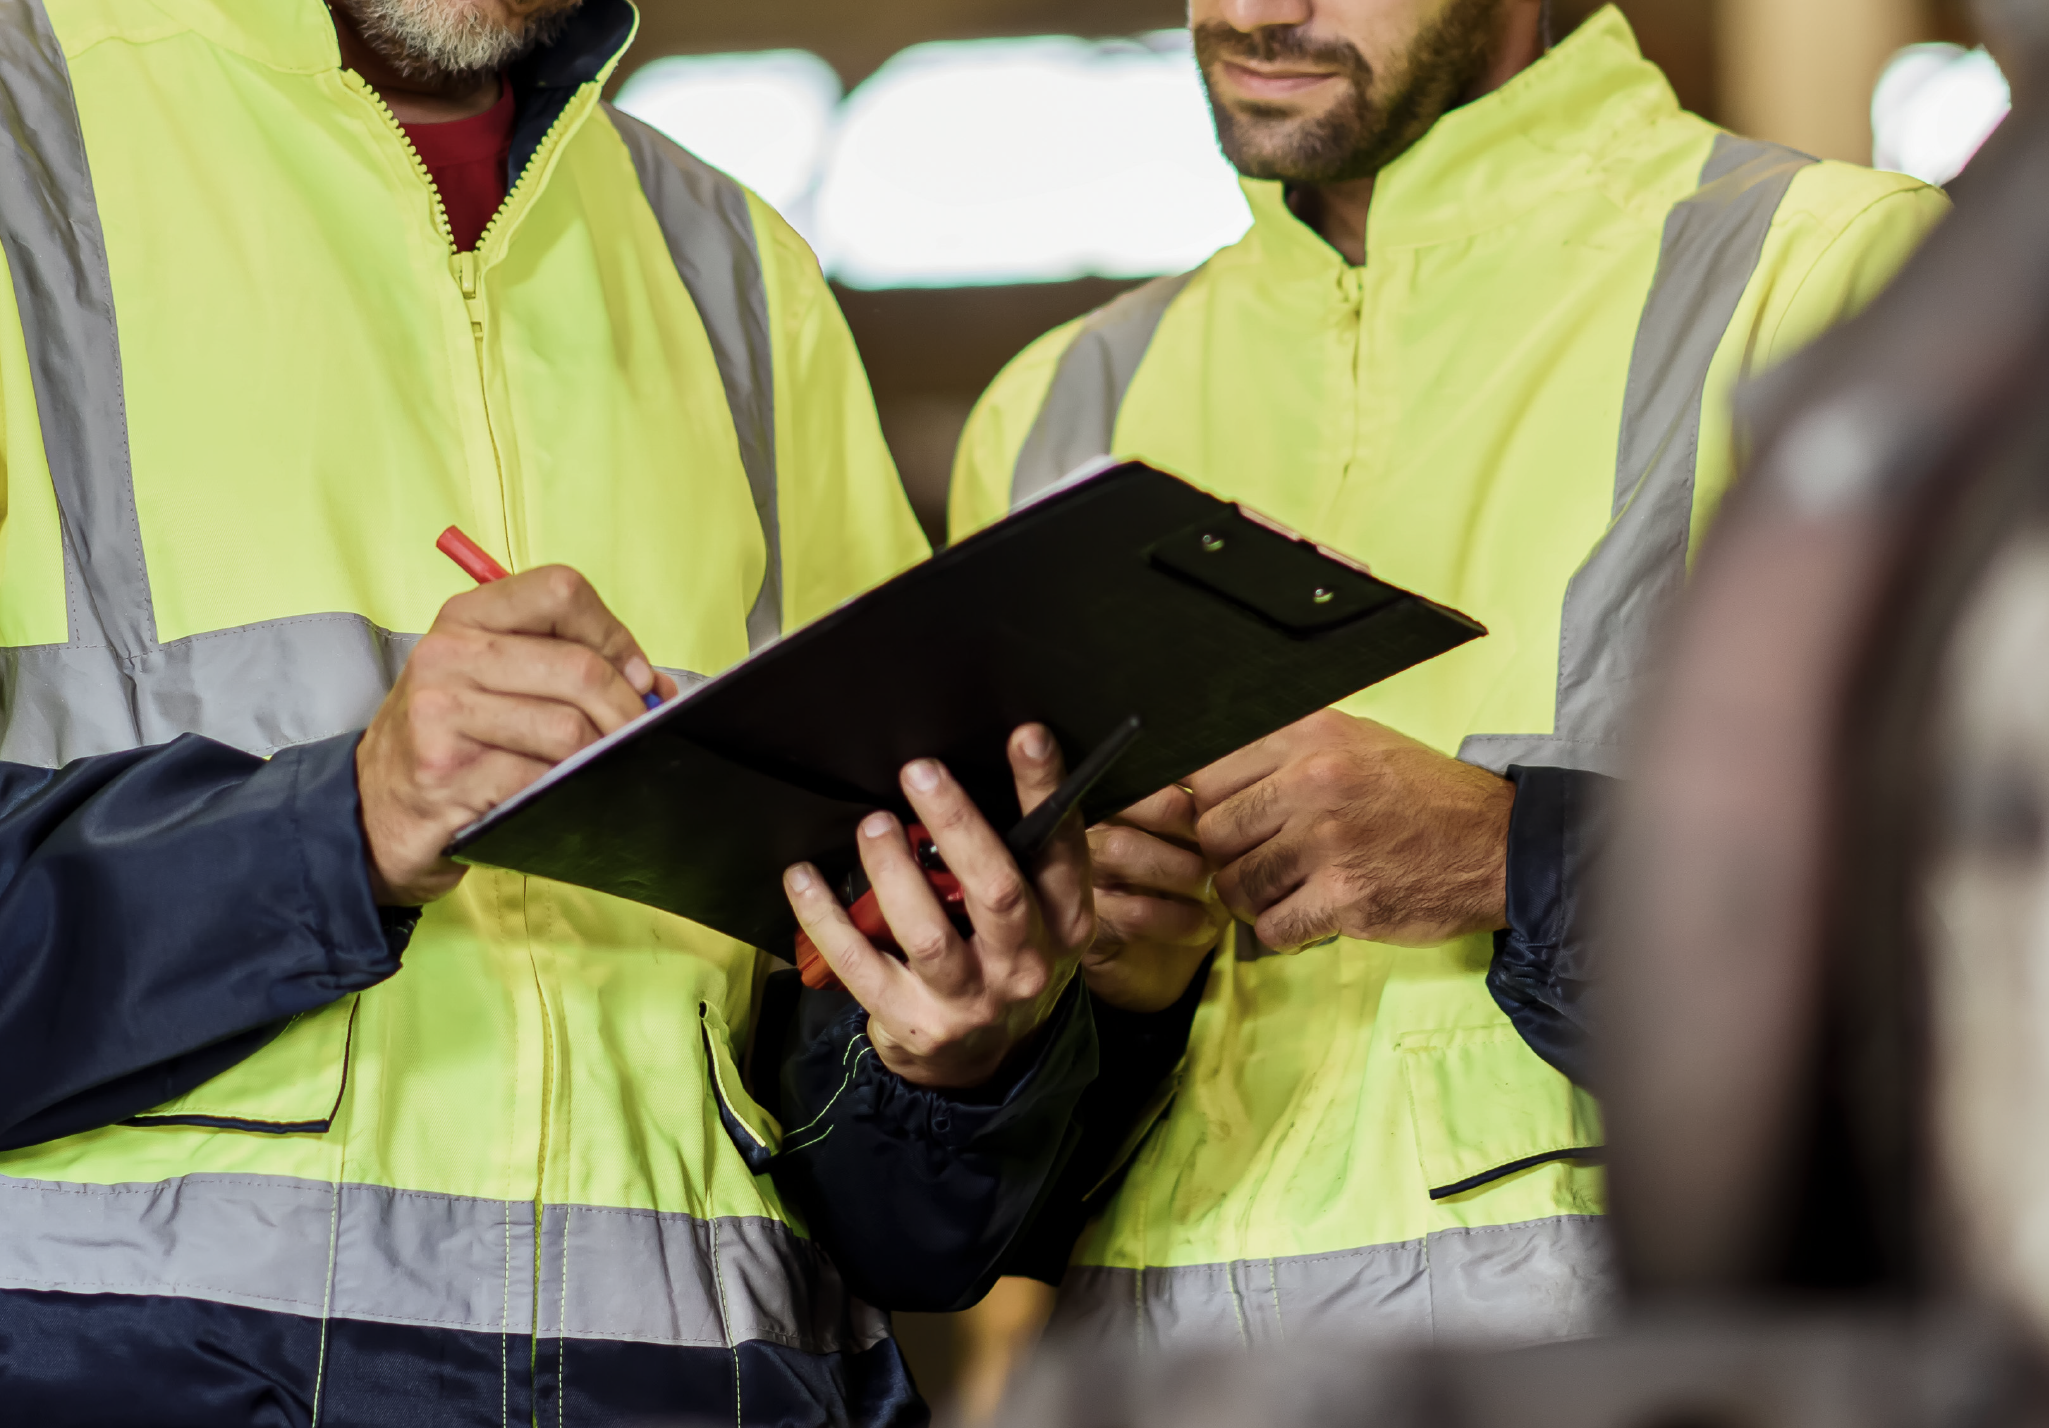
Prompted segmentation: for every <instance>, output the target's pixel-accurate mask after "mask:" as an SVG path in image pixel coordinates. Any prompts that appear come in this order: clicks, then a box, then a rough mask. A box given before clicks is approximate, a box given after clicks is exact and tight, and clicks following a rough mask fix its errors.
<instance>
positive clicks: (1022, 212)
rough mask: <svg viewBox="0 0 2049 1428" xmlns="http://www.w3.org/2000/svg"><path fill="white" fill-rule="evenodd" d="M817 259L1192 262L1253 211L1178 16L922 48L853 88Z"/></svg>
mask: <svg viewBox="0 0 2049 1428" xmlns="http://www.w3.org/2000/svg"><path fill="white" fill-rule="evenodd" d="M815 221H816V232H817V238H818V245H819V248H820V256H821V258H822V259H823V260H824V262H825V264H826V267H827V269H828V270H829V271H831V272H832V273H833V274H834V275H835V276H836V277H838V278H839V279H841V280H842V281H844V282H847V283H849V284H851V285H853V286H856V287H869V288H877V287H950V286H961V285H969V284H979V283H1016V282H1034V281H1048V280H1058V279H1065V278H1076V277H1083V276H1088V275H1100V276H1104V277H1138V276H1145V275H1149V274H1154V273H1165V272H1175V271H1179V270H1181V269H1185V268H1189V267H1193V266H1194V265H1195V264H1197V263H1199V262H1201V261H1202V260H1203V259H1204V258H1206V257H1208V256H1209V255H1210V254H1211V253H1212V252H1214V251H1215V250H1216V249H1217V248H1218V247H1220V246H1221V245H1223V244H1225V243H1229V242H1231V241H1232V240H1234V239H1235V238H1237V237H1238V236H1239V235H1240V234H1242V233H1243V232H1244V231H1245V228H1246V226H1247V224H1248V223H1249V222H1250V214H1249V212H1248V210H1247V209H1246V206H1245V200H1244V196H1243V194H1241V193H1240V192H1239V190H1238V187H1237V183H1236V175H1235V174H1234V173H1233V172H1232V170H1231V168H1230V166H1229V165H1228V164H1227V163H1226V162H1225V160H1224V158H1223V156H1222V155H1221V154H1220V153H1219V152H1218V150H1217V142H1216V134H1215V130H1214V129H1213V127H1212V125H1211V121H1210V114H1209V106H1208V103H1207V101H1206V99H1205V97H1204V95H1203V90H1202V82H1201V78H1200V76H1199V74H1198V73H1197V70H1196V65H1195V60H1194V56H1193V54H1192V53H1191V51H1190V48H1189V44H1188V37H1187V35H1186V33H1185V32H1182V31H1178V30H1176V31H1164V32H1161V33H1160V34H1157V35H1148V36H1145V37H1143V38H1142V39H1139V40H1131V41H1123V42H1118V43H1096V42H1091V41H1086V40H1079V39H1069V38H1064V37H1047V38H1039V39H1025V40H977V41H969V42H965V43H942V44H926V45H917V46H914V47H913V48H911V49H908V50H905V51H903V52H902V53H901V54H899V55H897V56H896V57H895V58H893V59H891V60H890V61H889V62H888V63H887V64H885V65H884V66H883V67H882V68H881V69H880V70H878V71H877V72H876V73H875V74H874V75H873V76H872V77H871V78H870V79H869V80H867V82H865V83H864V84H862V85H860V86H859V87H858V88H857V89H856V90H855V91H854V93H853V94H852V95H850V96H849V97H848V99H847V101H846V103H845V105H844V106H843V109H842V112H841V120H840V126H839V132H838V135H837V137H836V139H835V140H834V143H833V147H832V150H831V154H830V156H829V158H828V159H827V161H826V167H825V173H824V176H823V178H822V180H821V182H820V184H819V189H818V196H817V207H816V216H815Z"/></svg>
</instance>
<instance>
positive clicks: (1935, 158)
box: [1871, 45, 2013, 184]
mask: <svg viewBox="0 0 2049 1428" xmlns="http://www.w3.org/2000/svg"><path fill="white" fill-rule="evenodd" d="M2012 105H2013V96H2012V94H2011V93H2010V92H2009V90H2008V89H2007V85H2006V76H2005V75H2003V74H2001V73H2000V72H1999V65H1998V64H1997V63H1996V62H1995V61H1994V60H1993V58H1992V56H1991V55H1989V54H1987V53H1986V52H1985V51H1984V50H1982V49H1976V50H1967V49H1964V48H1963V47H1962V46H1961V45H1909V46H1908V47H1907V48H1906V49H1903V50H1901V51H1900V52H1899V53H1898V54H1896V55H1894V56H1893V57H1892V62H1891V63H1890V64H1888V65H1887V66H1886V68H1885V73H1884V74H1882V75H1881V76H1879V80H1878V88H1877V90H1876V91H1874V92H1873V94H1872V96H1871V133H1872V139H1873V146H1872V148H1873V152H1872V163H1873V165H1874V166H1875V167H1877V168H1881V169H1893V170H1895V171H1897V172H1899V173H1905V174H1912V175H1913V176H1914V177H1915V178H1918V179H1921V180H1923V181H1925V182H1927V183H1938V184H1939V183H1948V182H1949V181H1950V180H1951V179H1953V178H1955V177H1956V176H1957V175H1958V174H1960V173H1962V172H1963V171H1964V165H1966V164H1968V163H1970V161H1971V156H1972V155H1974V154H1976V153H1977V152H1978V146H1979V145H1981V144H1983V143H1984V142H1985V141H1986V140H1987V139H1988V138H1990V137H1991V136H1992V131H1993V130H1994V129H1997V128H1998V127H1999V121H2000V120H2002V119H2004V118H2005V117H2006V112H2007V110H2008V109H2010V108H2011V107H2012Z"/></svg>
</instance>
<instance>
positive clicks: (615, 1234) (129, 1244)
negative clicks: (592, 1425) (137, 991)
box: [0, 1175, 889, 1354]
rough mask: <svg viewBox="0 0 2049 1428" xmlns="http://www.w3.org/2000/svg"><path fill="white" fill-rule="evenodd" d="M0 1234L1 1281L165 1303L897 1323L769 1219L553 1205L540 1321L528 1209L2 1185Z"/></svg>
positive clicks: (794, 1344) (688, 1326)
mask: <svg viewBox="0 0 2049 1428" xmlns="http://www.w3.org/2000/svg"><path fill="white" fill-rule="evenodd" d="M0 1224H4V1225H5V1226H6V1230H5V1233H0V1289H39V1290H52V1291H58V1292H63V1293H72V1294H161V1295H171V1296H175V1297H179V1298H185V1299H202V1300H207V1301H209V1302H212V1303H219V1304H236V1305H241V1306H244V1307H246V1308H252V1309H268V1310H272V1311H275V1312H278V1313H284V1314H297V1315H301V1316H304V1317H308V1318H319V1317H322V1316H323V1315H324V1314H331V1315H332V1316H333V1317H335V1318H342V1319H365V1320H371V1321H374V1322H377V1323H383V1324H409V1325H414V1326H417V1327H423V1328H438V1329H464V1330H472V1331H480V1332H486V1333H516V1334H527V1333H532V1332H536V1330H538V1332H540V1333H541V1334H543V1335H546V1336H550V1337H554V1336H566V1337H570V1338H593V1339H618V1340H630V1341H633V1342H640V1343H656V1344H702V1345H711V1346H715V1347H730V1346H731V1345H733V1344H736V1343H741V1342H746V1341H748V1340H754V1339H765V1340H769V1341H772V1342H774V1343H778V1344H782V1345H785V1346H787V1347H790V1348H794V1349H798V1350H800V1351H802V1352H805V1353H816V1354H828V1353H839V1352H846V1351H852V1350H858V1349H863V1348H867V1347H869V1346H871V1345H873V1344H875V1343H878V1342H880V1341H881V1340H882V1339H884V1338H886V1337H887V1336H888V1332H889V1331H888V1324H887V1321H886V1319H885V1318H884V1317H883V1316H882V1315H881V1314H880V1313H878V1312H877V1311H875V1310H873V1309H870V1308H868V1306H866V1305H864V1304H861V1303H860V1302H859V1301H858V1300H854V1299H852V1298H851V1297H850V1296H848V1294H847V1293H846V1290H845V1288H844V1286H843V1285H842V1284H841V1283H840V1280H839V1277H838V1275H837V1273H836V1272H835V1271H834V1270H833V1268H832V1266H831V1265H830V1264H829V1263H828V1262H827V1261H826V1260H825V1257H824V1255H823V1254H822V1253H821V1252H820V1251H819V1250H818V1249H817V1248H816V1247H815V1246H813V1245H812V1244H810V1243H809V1242H808V1241H805V1240H802V1239H800V1238H799V1237H798V1236H797V1235H796V1234H795V1233H794V1232H792V1231H791V1230H790V1229H789V1227H788V1226H786V1225H782V1224H779V1223H777V1222H775V1221H772V1220H765V1219H753V1218H740V1217H729V1218H723V1219H716V1220H708V1221H707V1220H695V1219H692V1218H691V1217H689V1216H687V1215H666V1214H665V1215H656V1214H654V1213H652V1212H644V1211H633V1210H610V1209H604V1208H601V1207H592V1206H561V1205H551V1206H547V1207H546V1208H545V1209H544V1211H543V1215H542V1225H543V1234H542V1237H541V1244H540V1246H539V1253H540V1261H539V1263H540V1268H541V1275H540V1280H539V1288H540V1292H541V1297H540V1301H539V1313H538V1315H537V1314H536V1301H535V1298H534V1293H535V1288H536V1280H535V1274H534V1266H535V1254H536V1245H535V1239H534V1212H533V1205H532V1204H531V1203H530V1202H526V1201H519V1200H483V1199H472V1198H469V1197H465V1196H460V1195H434V1194H427V1193H424V1192H419V1191H409V1190H394V1189H391V1188H389V1187H386V1186H379V1185H355V1184H344V1185H340V1186H336V1185H331V1184H327V1183H325V1182H322V1181H317V1180H300V1179H292V1178H288V1177H284V1176H269V1175H186V1176H182V1177H179V1178H178V1179H175V1180H164V1181H154V1182H148V1183H140V1184H126V1185H85V1184H75V1183H68V1182H59V1181H48V1180H25V1179H15V1178H10V1177H5V1176H0ZM330 1290H331V1291H332V1293H331V1296H330ZM330 1306H331V1307H330Z"/></svg>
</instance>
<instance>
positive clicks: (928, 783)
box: [904, 759, 939, 793]
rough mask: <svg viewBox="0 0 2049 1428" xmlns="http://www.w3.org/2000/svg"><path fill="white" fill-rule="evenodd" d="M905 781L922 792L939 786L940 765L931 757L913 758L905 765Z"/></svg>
mask: <svg viewBox="0 0 2049 1428" xmlns="http://www.w3.org/2000/svg"><path fill="white" fill-rule="evenodd" d="M904 782H905V783H907V784H909V785H910V786H911V787H912V788H915V789H916V790H918V792H920V793H930V792H931V791H932V790H933V789H935V788H937V787H939V765H938V764H935V763H934V762H932V760H930V759H913V760H912V761H911V762H910V763H908V764H905V765H904Z"/></svg>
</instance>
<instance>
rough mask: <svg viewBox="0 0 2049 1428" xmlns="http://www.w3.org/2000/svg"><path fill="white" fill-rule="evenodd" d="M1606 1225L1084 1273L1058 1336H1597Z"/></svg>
mask: <svg viewBox="0 0 2049 1428" xmlns="http://www.w3.org/2000/svg"><path fill="white" fill-rule="evenodd" d="M1616 1295H1617V1288H1616V1276H1615V1269H1614V1260H1613V1252H1612V1250H1611V1248H1610V1245H1609V1239H1608V1233H1607V1228H1606V1226H1605V1225H1604V1224H1603V1223H1602V1221H1601V1219H1600V1218H1599V1217H1598V1216H1584V1215H1574V1216H1560V1217H1558V1218H1555V1219H1545V1220H1532V1221H1528V1222H1526V1223H1523V1224H1518V1225H1492V1226H1487V1227H1484V1228H1479V1229H1457V1230H1441V1231H1439V1232H1438V1233H1436V1234H1433V1235H1430V1236H1428V1237H1427V1238H1425V1239H1420V1240H1408V1241H1405V1242H1403V1243H1400V1244H1385V1245H1369V1246H1366V1247H1364V1248H1362V1249H1355V1250H1340V1251H1337V1252H1335V1253H1332V1254H1313V1255H1295V1256H1289V1257H1286V1258H1281V1259H1255V1260H1234V1261H1231V1262H1230V1263H1227V1264H1199V1265H1187V1266H1180V1267H1175V1268H1163V1269H1147V1270H1135V1269H1107V1268H1104V1267H1102V1266H1098V1265H1075V1266H1072V1267H1071V1268H1069V1270H1068V1271H1067V1277H1066V1278H1065V1279H1064V1280H1063V1281H1062V1282H1061V1285H1060V1299H1059V1303H1058V1305H1057V1307H1056V1308H1055V1310H1054V1313H1053V1320H1052V1323H1051V1325H1050V1326H1049V1328H1048V1331H1047V1332H1048V1333H1049V1334H1057V1335H1060V1336H1063V1337H1072V1338H1075V1339H1080V1340H1085V1341H1087V1342H1090V1343H1093V1344H1106V1345H1110V1346H1113V1347H1118V1346H1128V1347H1130V1348H1132V1349H1137V1350H1153V1349H1166V1350H1181V1349H1214V1348H1220V1347H1227V1346H1229V1345H1233V1344H1236V1345H1239V1346H1241V1347H1244V1348H1260V1347H1264V1346H1268V1345H1271V1344H1274V1343H1276V1342H1278V1341H1280V1340H1282V1339H1285V1338H1288V1337H1290V1336H1293V1337H1297V1338H1304V1339H1311V1340H1319V1339H1327V1340H1331V1341H1339V1342H1346V1343H1357V1342H1362V1341H1365V1340H1372V1341H1374V1342H1376V1343H1378V1344H1431V1343H1434V1344H1486V1345H1501V1346H1506V1345H1514V1344H1528V1343H1538V1342H1542V1341H1545V1340H1551V1339H1565V1338H1578V1337H1583V1336H1585V1335H1589V1334H1595V1333H1599V1332H1601V1331H1602V1329H1603V1328H1604V1327H1605V1326H1606V1325H1607V1322H1608V1318H1609V1315H1610V1313H1611V1311H1612V1309H1613V1307H1614V1305H1615V1303H1616Z"/></svg>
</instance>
